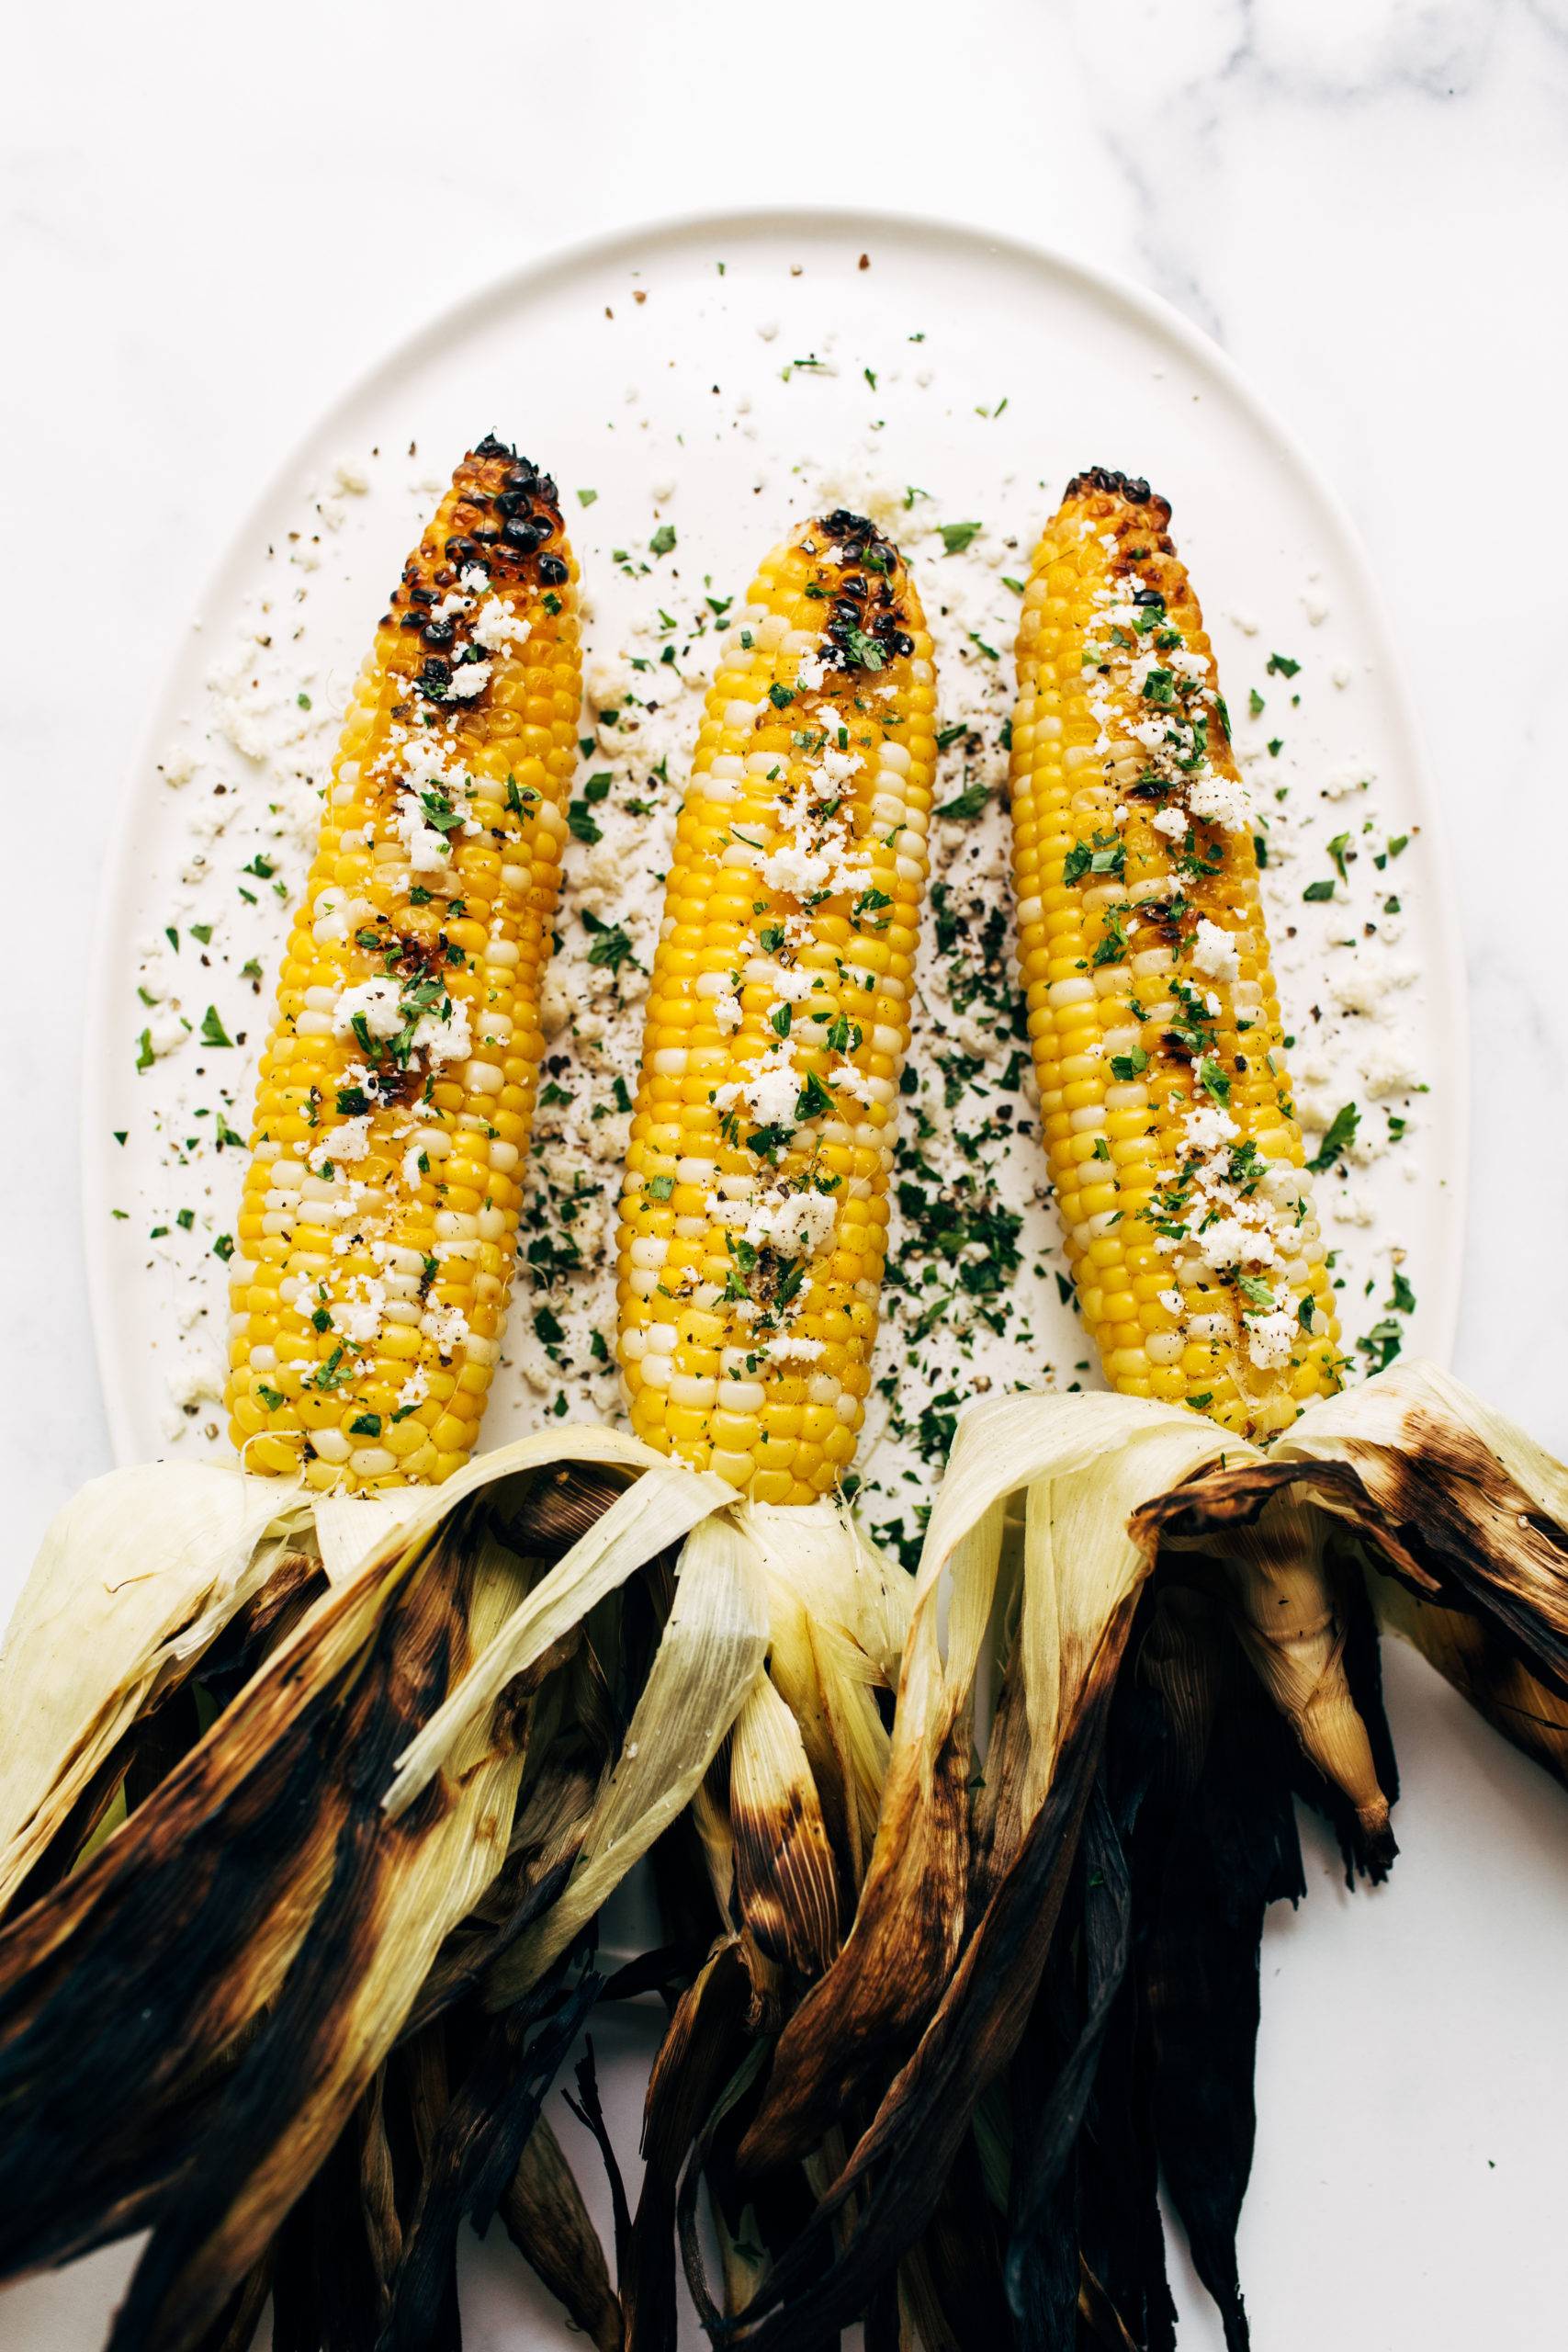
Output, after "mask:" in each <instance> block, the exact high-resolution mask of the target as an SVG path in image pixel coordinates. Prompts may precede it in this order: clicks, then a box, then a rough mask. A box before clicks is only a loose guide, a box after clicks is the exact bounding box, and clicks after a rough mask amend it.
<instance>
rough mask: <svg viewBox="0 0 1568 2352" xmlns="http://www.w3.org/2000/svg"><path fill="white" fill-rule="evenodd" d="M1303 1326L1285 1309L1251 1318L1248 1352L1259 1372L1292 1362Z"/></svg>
mask: <svg viewBox="0 0 1568 2352" xmlns="http://www.w3.org/2000/svg"><path fill="white" fill-rule="evenodd" d="M1300 1328H1301V1327H1300V1325H1299V1324H1298V1323H1297V1321H1296V1318H1295V1317H1294V1316H1293V1315H1289V1314H1287V1313H1285V1311H1284V1310H1283V1309H1282V1308H1281V1309H1279V1310H1278V1311H1276V1312H1275V1313H1274V1314H1272V1315H1249V1316H1248V1317H1247V1354H1248V1355H1249V1356H1250V1357H1251V1359H1252V1361H1253V1363H1255V1364H1256V1365H1257V1367H1258V1371H1259V1372H1278V1371H1279V1370H1280V1366H1281V1365H1282V1364H1287V1363H1290V1361H1291V1351H1292V1348H1293V1347H1294V1346H1295V1344H1296V1336H1297V1333H1298V1331H1299V1330H1300Z"/></svg>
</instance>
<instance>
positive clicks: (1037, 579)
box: [1012, 469, 1339, 1438]
mask: <svg viewBox="0 0 1568 2352" xmlns="http://www.w3.org/2000/svg"><path fill="white" fill-rule="evenodd" d="M1169 522H1170V509H1169V506H1168V504H1167V503H1166V502H1165V500H1164V499H1162V498H1158V497H1156V496H1153V495H1152V494H1151V492H1150V491H1149V487H1148V484H1147V483H1146V482H1142V481H1128V480H1127V479H1126V478H1125V476H1123V475H1121V474H1114V473H1107V472H1104V471H1102V470H1100V469H1095V470H1094V471H1092V472H1090V473H1087V474H1080V475H1078V476H1077V479H1076V480H1075V481H1072V482H1070V483H1069V484H1068V486H1067V492H1066V498H1065V499H1064V501H1063V503H1062V505H1061V507H1060V509H1059V510H1058V512H1057V514H1056V515H1055V519H1054V520H1053V521H1052V523H1051V524H1050V526H1049V527H1048V528H1047V530H1046V532H1045V535H1044V537H1043V539H1042V540H1041V542H1040V545H1039V548H1037V549H1036V551H1035V555H1034V560H1033V565H1032V571H1031V574H1030V580H1029V585H1028V589H1027V592H1026V594H1025V598H1024V608H1023V616H1022V620H1021V626H1020V629H1019V638H1018V671H1019V695H1018V704H1017V709H1016V712H1015V715H1014V718H1013V729H1012V811H1013V874H1014V882H1015V887H1016V890H1017V897H1018V924H1019V953H1020V961H1021V967H1022V976H1023V981H1024V986H1025V989H1026V991H1027V997H1028V1011H1029V1033H1030V1040H1031V1045H1032V1052H1033V1057H1034V1069H1035V1075H1036V1077H1037V1079H1038V1080H1039V1085H1040V1096H1041V1125H1042V1129H1043V1136H1044V1140H1045V1144H1046V1148H1047V1151H1048V1153H1049V1157H1050V1164H1051V1173H1052V1177H1053V1180H1054V1182H1055V1189H1056V1196H1057V1202H1058V1205H1059V1207H1060V1210H1061V1216H1062V1224H1063V1227H1064V1230H1065V1235H1066V1249H1067V1257H1068V1261H1069V1263H1070V1265H1071V1267H1072V1270H1073V1273H1074V1277H1075V1279H1076V1281H1077V1291H1078V1299H1079V1303H1080V1305H1081V1306H1082V1309H1083V1315H1084V1320H1085V1322H1086V1323H1087V1324H1088V1326H1089V1330H1090V1331H1091V1332H1092V1333H1093V1335H1094V1338H1095V1340H1096V1341H1097V1342H1098V1344H1099V1347H1100V1355H1101V1359H1102V1361H1103V1363H1104V1366H1105V1371H1106V1374H1107V1377H1108V1378H1109V1379H1110V1381H1111V1384H1112V1385H1114V1386H1115V1387H1116V1388H1118V1389H1120V1390H1121V1391H1122V1394H1123V1395H1125V1396H1129V1397H1157V1398H1161V1399H1165V1400H1167V1401H1169V1402H1173V1403H1179V1404H1187V1405H1190V1406H1193V1407H1195V1408H1198V1409H1200V1410H1201V1411H1204V1412H1206V1413H1208V1414H1209V1415H1210V1416H1211V1417H1212V1418H1213V1419H1215V1420H1218V1421H1220V1422H1222V1423H1223V1424H1224V1426H1225V1427H1226V1428H1228V1429H1232V1430H1236V1431H1238V1432H1240V1433H1241V1434H1243V1435H1247V1436H1251V1437H1258V1438H1267V1437H1268V1436H1269V1435H1270V1434H1271V1433H1272V1432H1273V1431H1275V1430H1280V1429H1281V1428H1283V1427H1285V1426H1286V1425H1287V1424H1288V1423H1289V1422H1290V1421H1292V1419H1294V1418H1295V1416H1296V1414H1297V1413H1298V1412H1299V1411H1300V1410H1301V1409H1302V1408H1303V1406H1305V1405H1308V1404H1310V1403H1311V1402H1312V1400H1313V1399H1314V1397H1320V1396H1324V1395H1326V1394H1328V1393H1330V1392H1331V1391H1332V1390H1333V1389H1335V1388H1336V1387H1337V1385H1338V1372H1337V1365H1338V1361H1339V1350H1338V1334H1337V1326H1336V1321H1335V1314H1334V1305H1333V1294H1332V1291H1331V1289H1330V1286H1329V1280H1328V1275H1327V1272H1326V1269H1325V1251H1324V1245H1323V1240H1322V1237H1321V1235H1320V1233H1319V1229H1318V1225H1317V1219H1316V1217H1315V1216H1314V1211H1313V1205H1312V1197H1311V1193H1310V1189H1309V1184H1308V1180H1307V1178H1306V1175H1305V1173H1304V1171H1303V1159H1304V1156H1305V1155H1304V1152H1303V1145H1302V1136H1301V1128H1300V1126H1299V1125H1298V1123H1297V1120H1296V1117H1295V1114H1294V1112H1293V1110H1292V1103H1291V1087H1290V1080H1289V1078H1288V1076H1287V1074H1286V1069H1285V1063H1284V1058H1283V1053H1282V1049H1281V1040H1280V1009H1279V1002H1278V999H1277V997H1276V994H1275V989H1274V982H1273V978H1272V977H1271V973H1270V968H1269V942H1268V936H1267V933H1266V931H1265V928H1264V922H1263V910H1262V906H1261V903H1260V900H1259V897H1258V859H1257V853H1256V850H1255V848H1254V843H1253V827H1252V819H1251V812H1250V809H1249V806H1248V801H1247V789H1246V786H1245V785H1244V784H1243V782H1242V780H1241V778H1240V776H1239V775H1238V773H1237V770H1236V765H1235V760H1234V758H1233V756H1232V753H1231V747H1230V740H1229V735H1228V731H1227V726H1226V717H1225V707H1224V701H1223V700H1222V698H1221V695H1220V691H1219V684H1218V680H1217V678H1216V675H1215V671H1214V662H1213V652H1212V650H1211V649H1210V644H1209V639H1208V637H1207V636H1206V634H1205V632H1204V628H1203V620H1202V615H1201V611H1200V609H1199V605H1198V599H1197V597H1196V595H1195V594H1193V591H1192V588H1191V585H1190V582H1189V581H1188V578H1187V574H1186V571H1185V570H1184V568H1183V566H1182V564H1181V561H1180V560H1179V557H1178V555H1177V554H1176V551H1175V548H1173V546H1172V544H1171V541H1170V538H1169V537H1168V525H1169Z"/></svg>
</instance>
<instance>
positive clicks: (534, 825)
mask: <svg viewBox="0 0 1568 2352" xmlns="http://www.w3.org/2000/svg"><path fill="white" fill-rule="evenodd" d="M576 578H577V571H576V566H575V564H574V563H573V561H572V558H571V554H570V549H569V548H568V547H567V544H566V541H565V538H564V536H563V533H562V528H561V517H560V510H559V506H558V500H557V492H556V487H555V484H554V483H553V482H552V481H550V480H549V478H548V477H547V476H546V475H541V474H540V473H539V472H538V471H537V469H536V468H535V467H534V466H532V465H531V464H529V463H528V461H527V460H526V459H525V458H518V457H516V456H515V455H514V453H513V451H512V450H510V449H508V448H506V447H503V446H502V443H500V442H498V441H496V440H494V439H487V440H485V441H483V442H481V443H480V444H479V447H478V448H477V449H475V450H474V451H472V452H471V454H470V455H469V456H468V457H467V458H465V459H464V460H463V463H462V464H461V465H460V466H459V467H458V469H457V474H456V476H455V477H454V480H453V483H452V487H451V489H450V490H449V491H448V492H447V493H446V498H445V499H444V500H443V502H442V504H441V507H440V509H439V511H438V513H437V515H436V516H435V519H434V522H433V523H432V524H431V526H430V528H429V529H428V530H427V531H426V533H425V535H424V537H423V541H422V543H421V545H420V547H419V548H418V549H417V550H416V552H415V553H414V554H413V555H412V556H411V558H410V559H409V561H408V563H407V565H406V566H405V568H404V571H403V576H402V579H401V582H400V584H399V586H398V589H397V591H396V594H394V596H393V598H392V605H391V609H390V611H389V614H388V615H387V616H386V618H385V619H384V620H383V621H382V623H381V626H380V628H378V631H377V636H376V641H375V645H374V647H373V649H372V651H371V653H370V656H369V659H368V660H367V662H366V665H365V668H364V670H363V671H362V673H361V674H360V677H359V680H358V683H357V684H356V685H355V691H354V695H353V697H352V699H351V701H350V704H349V707H348V712H347V716H346V718H345V719H344V729H343V735H342V739H341V741H340V743H339V746H338V750H337V754H336V757H335V759H334V761H333V771H332V780H331V783H330V786H329V788H328V793H327V805H326V809H325V810H324V812H323V816H322V822H321V839H320V843H319V846H318V848H317V852H316V856H315V860H314V863H313V865H312V866H311V868H310V879H309V882H308V883H307V886H306V888H305V893H304V896H303V898H302V899H301V900H300V903H299V909H298V910H297V912H296V915H295V919H294V924H293V929H292V932H291V933H290V936H289V940H288V947H287V949H286V951H285V956H284V962H283V969H282V974H281V977H280V980H279V985H278V997H277V1018H276V1028H275V1030H274V1032H273V1035H272V1038H271V1042H270V1044H269V1046H268V1047H267V1050H266V1051H265V1053H264V1055H263V1056H262V1061H261V1073H260V1079H259V1082H258V1086H257V1098H256V1111H255V1124H254V1133H253V1138H252V1154H253V1156H252V1162H251V1168H250V1173H249V1178H248V1181H247V1183H246V1188H245V1198H244V1204H243V1210H242V1212H241V1216H240V1222H239V1247H238V1250H237V1253H236V1257H235V1261H234V1265H233V1270H232V1287H231V1305H232V1308H233V1320H232V1334H233V1336H232V1345H231V1373H230V1376H229V1391H228V1400H229V1410H230V1414H231V1424H230V1426H231V1435H232V1438H233V1441H234V1443H235V1444H236V1446H237V1447H238V1448H239V1450H240V1453H241V1456H242V1459H243V1462H244V1464H245V1466H246V1467H247V1468H248V1469H252V1470H260V1471H268V1472H275V1473H282V1474H288V1473H290V1472H298V1471H301V1470H302V1471H303V1473H304V1476H305V1477H306V1479H307V1481H308V1482H309V1483H310V1485H311V1486H313V1487H395V1486H400V1485H405V1484H408V1483H411V1482H425V1481H430V1480H436V1479H441V1478H445V1477H446V1476H449V1475H450V1473H451V1472H452V1471H454V1470H456V1469H457V1467H458V1466H459V1465H460V1464H462V1463H463V1462H464V1461H465V1460H466V1458H467V1456H468V1452H469V1450H470V1448H471V1447H472V1444H473V1442H474V1437H475V1433H476V1430H477V1429H478V1426H479V1415H480V1413H481V1412H482V1410H483V1408H484V1401H485V1392H486V1390H487V1389H488V1387H489V1385H490V1380H491V1369H492V1367H493V1365H494V1363H495V1360H496V1356H497V1353H498V1349H499V1339H500V1333H501V1328H502V1317H503V1315H504V1312H505V1308H506V1296H507V1289H508V1284H509V1282H510V1279H511V1273H512V1265H513V1252H514V1247H515V1234H516V1227H517V1216H518V1208H519V1204H520V1200H521V1184H522V1176H523V1156H524V1152H525V1147H526V1143H527V1136H528V1126H529V1121H530V1118H531V1115H532V1113H533V1108H534V1095H535V1089H536V1082H537V1076H538V1068H539V1059H540V1055H541V1053H542V1050H543V1038H542V1035H541V1032H540V1028H539V1018H538V1001H539V984H540V979H541V976H542V971H543V967H544V964H545V961H546V959H547V956H548V954H549V949H550V939H551V910H552V909H553V907H554V903H555V897H556V888H557V882H558V875H559V870H560V869H559V863H558V861H559V854H560V845H561V842H562V841H563V840H564V839H565V836H566V831H567V828H566V822H565V819H564V817H563V815H562V813H561V811H562V806H563V803H564V802H565V799H566V797H567V794H568V789H569V785H570V777H571V774H572V768H573V763H574V761H575V758H576V751H575V737H576V733H577V723H578V711H579V704H580V701H581V668H580V656H579V649H578V624H577V618H576V591H575V582H576Z"/></svg>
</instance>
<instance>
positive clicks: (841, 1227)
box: [619, 511, 936, 1504]
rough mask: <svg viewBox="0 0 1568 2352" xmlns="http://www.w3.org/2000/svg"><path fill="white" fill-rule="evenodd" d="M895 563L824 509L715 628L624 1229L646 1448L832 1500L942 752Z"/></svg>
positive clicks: (884, 1180)
mask: <svg viewBox="0 0 1568 2352" xmlns="http://www.w3.org/2000/svg"><path fill="white" fill-rule="evenodd" d="M934 707H935V687H934V679H933V673H932V669H931V639H930V637H929V636H928V635H927V632H926V629H925V625H924V621H923V619H922V616H921V613H920V608H919V599H918V598H917V596H916V594H915V591H914V588H913V585H912V583H911V582H910V580H909V578H908V573H907V572H906V571H905V569H904V566H903V563H902V561H901V560H900V558H899V556H898V553H897V549H896V548H893V547H891V546H890V545H889V544H888V542H887V541H886V539H885V538H883V537H881V536H880V535H879V534H878V533H877V532H876V531H875V530H874V527H873V526H871V525H870V524H869V523H867V522H865V521H863V519H862V518H860V517H859V516H856V515H849V514H846V513H843V512H842V511H840V512H837V513H834V514H832V515H827V516H824V517H822V518H821V519H820V520H818V521H815V522H811V523H808V524H807V525H806V526H803V528H802V529H800V530H799V531H797V532H796V534H795V537H794V538H792V539H790V540H788V541H786V542H785V543H784V545H782V546H781V547H779V548H775V549H774V551H773V554H772V555H770V556H769V557H768V559H767V560H766V562H765V563H764V564H763V566H762V569H761V572H760V573H759V575H758V577H757V579H756V581H755V582H754V583H753V585H752V588H751V592H750V597H749V599H748V602H747V604H746V605H745V606H744V608H743V609H742V610H741V612H740V613H739V616H738V617H737V620H736V624H735V627H734V628H733V629H732V631H731V633H730V635H729V637H728V639H727V640H726V642H725V646H724V650H723V656H722V666H721V668H720V670H719V672H718V674H717V676H716V679H715V681H714V684H713V687H712V690H711V691H710V693H709V695H708V701H707V714H706V718H705V721H704V724H703V728H702V730H701V734H700V736H699V739H698V743H697V750H696V756H695V759H694V763H693V769H692V777H691V783H690V786H689V788H688V791H687V795H686V799H685V804H684V806H683V808H682V813H681V819H680V824H679V829H678V831H677V834H676V841H675V852H674V858H673V862H672V865H671V873H670V878H669V883H668V886H667V889H666V896H665V914H664V923H663V929H662V932H661V933H660V942H659V947H658V952H657V955H656V956H655V959H654V967H653V978H652V988H651V992H650V996H649V1013H648V1023H647V1028H646V1031H645V1039H644V1047H643V1062H642V1074H641V1079H640V1082H639V1086H638V1091H637V1110H636V1116H635V1119H634V1121H633V1125H632V1140H631V1148H630V1152H629V1155H628V1165H627V1172H626V1188H625V1196H624V1200H623V1205H622V1216H621V1227H620V1267H619V1299H620V1360H621V1364H622V1368H623V1371H624V1374H625V1377H626V1392H627V1397H628V1399H629V1403H630V1408H631V1417H632V1423H633V1426H634V1427H635V1429H636V1430H637V1433H638V1435H639V1436H641V1437H643V1438H645V1439H646V1440H647V1441H648V1442H649V1444H652V1445H656V1446H660V1447H661V1448H663V1449H664V1450H665V1451H667V1452H670V1453H679V1454H681V1455H682V1456H683V1457H684V1458H685V1459H686V1460H688V1461H690V1462H693V1463H694V1464H697V1465H698V1466H699V1467H701V1468H712V1469H713V1470H715V1471H716V1472H717V1473H718V1475H719V1476H721V1477H723V1478H726V1479H728V1482H729V1483H730V1485H731V1486H734V1487H739V1488H741V1489H742V1490H743V1491H745V1492H746V1493H747V1494H749V1495H750V1497H751V1498H753V1499H754V1500H755V1501H758V1502H765V1503H786V1504H788V1503H805V1502H809V1501H811V1500H813V1499H814V1498H817V1497H818V1496H821V1495H825V1494H827V1493H829V1491H830V1490H831V1489H832V1488H833V1487H834V1486H835V1485H836V1484H837V1483H838V1481H839V1480H840V1478H841V1477H842V1476H843V1474H844V1472H845V1470H846V1469H847V1468H848V1466H849V1464H850V1462H851V1460H852V1456H853V1453H854V1447H855V1436H856V1432H857V1430H859V1428H860V1424H861V1419H862V1417H863V1409H864V1398H865V1396H866V1392H867V1390H868V1388H869V1386H870V1381H871V1350H872V1342H873V1340H874V1336H875V1331H876V1317H877V1294H878V1290H879V1286H880V1282H881V1276H882V1269H883V1261H884V1257H885V1254H886V1235H887V1185H888V1176H889V1171H890V1170H891V1167H892V1159H893V1127H894V1122H895V1117H896V1113H897V1097H898V1079H899V1073H900V1070H901V1068H902V1065H903V1058H904V1054H905V1051H906V1048H907V1046H908V1037H909V990H910V987H911V985H912V977H913V964H914V953H915V943H916V935H917V930H918V925H919V905H920V899H921V895H922V892H923V889H924V886H925V877H926V831H927V826H928V822H929V817H930V809H931V782H932V776H933V772H934V763H935V755H936V745H935V737H934V722H933V711H934Z"/></svg>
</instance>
